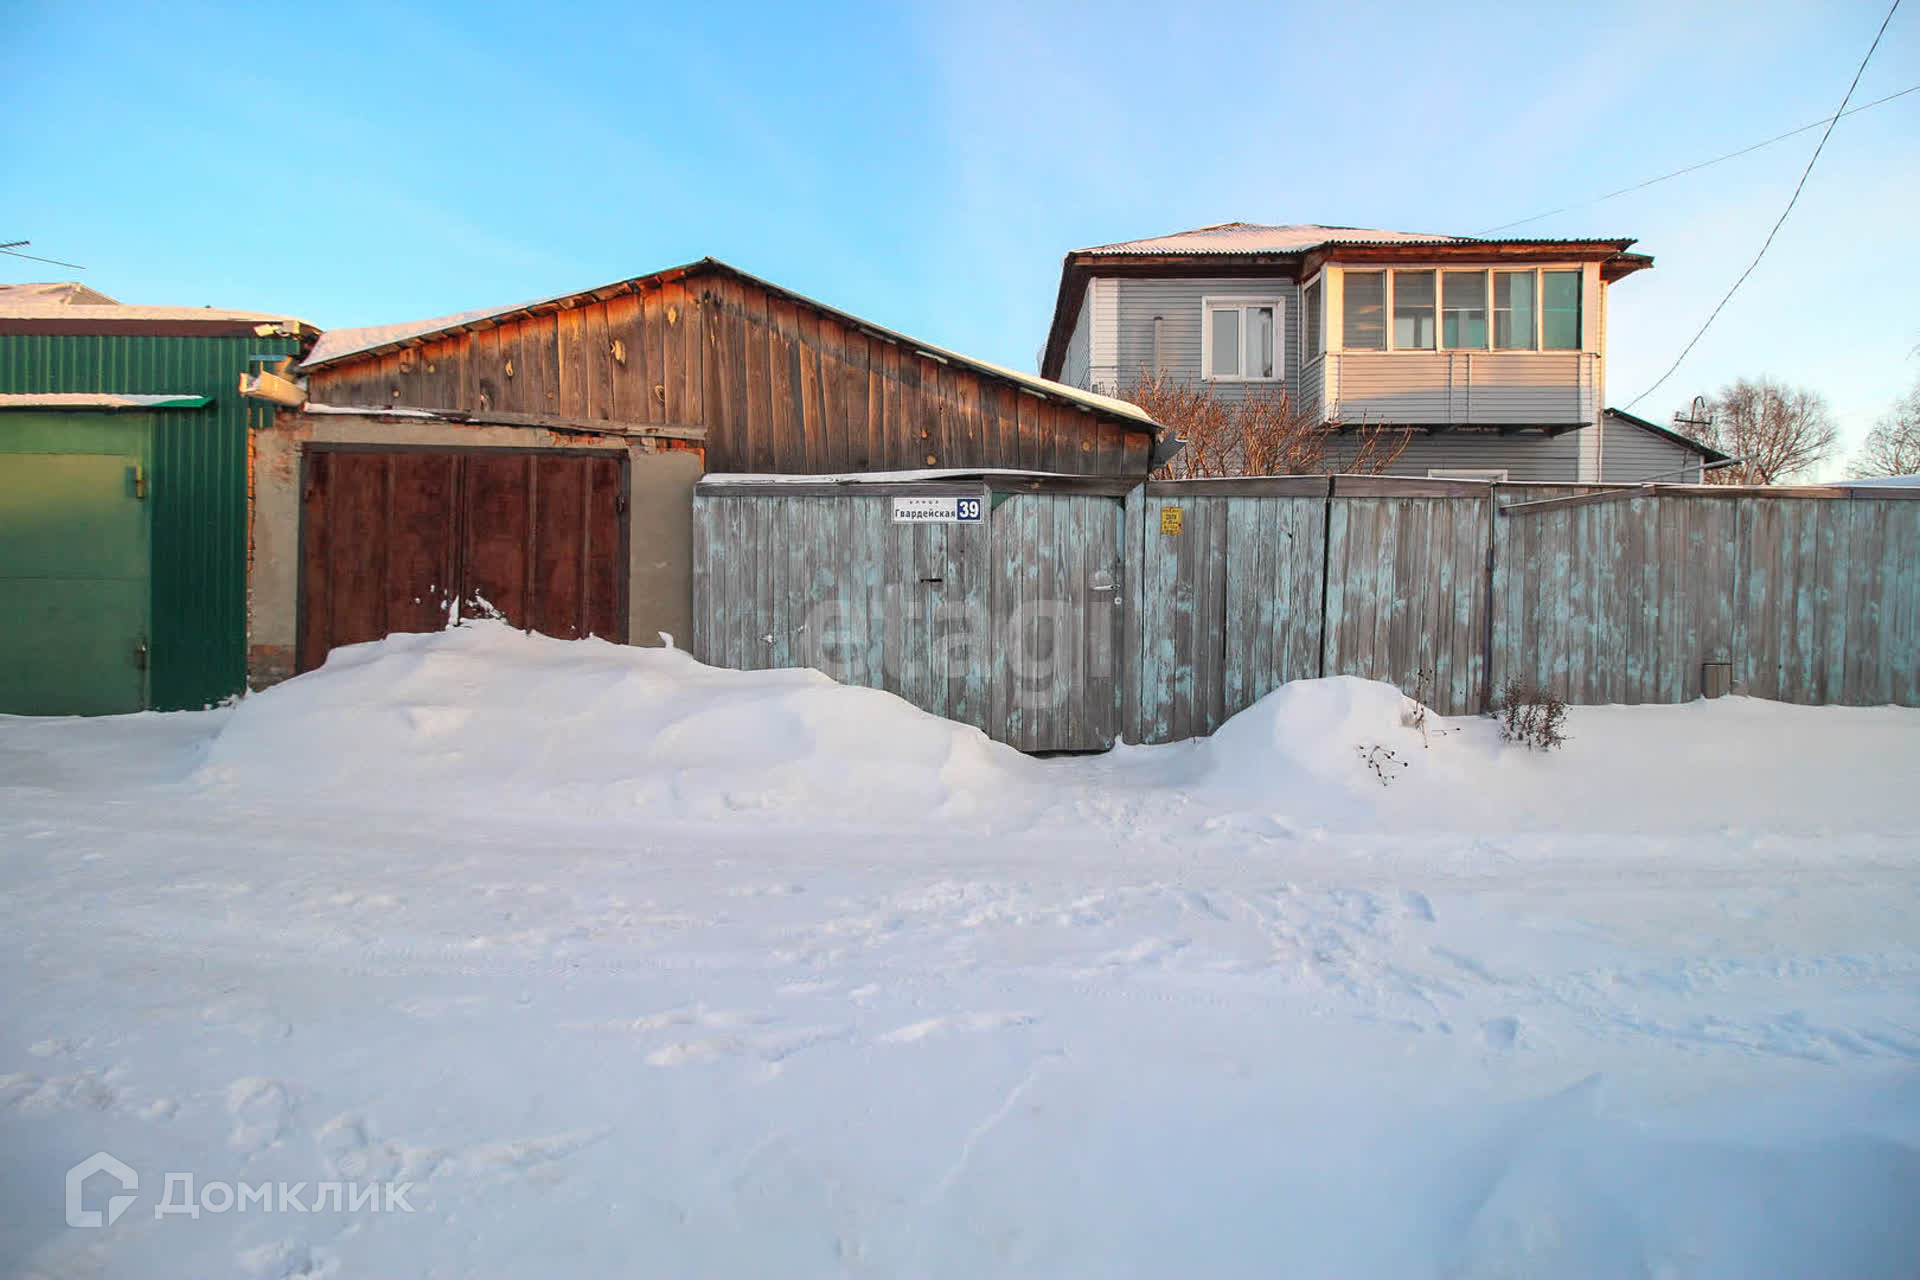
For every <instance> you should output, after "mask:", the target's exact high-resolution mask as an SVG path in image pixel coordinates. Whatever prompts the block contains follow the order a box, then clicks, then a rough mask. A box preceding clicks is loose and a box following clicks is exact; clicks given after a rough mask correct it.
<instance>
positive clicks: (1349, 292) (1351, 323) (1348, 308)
mask: <svg viewBox="0 0 1920 1280" xmlns="http://www.w3.org/2000/svg"><path fill="white" fill-rule="evenodd" d="M1343 280H1344V283H1345V292H1344V293H1343V295H1342V302H1343V311H1344V314H1345V322H1344V324H1343V328H1344V330H1345V333H1344V335H1343V336H1344V337H1345V339H1346V348H1347V350H1349V351H1385V350H1386V349H1387V273H1386V272H1384V271H1349V272H1347V273H1346V275H1345V276H1344V277H1343Z"/></svg>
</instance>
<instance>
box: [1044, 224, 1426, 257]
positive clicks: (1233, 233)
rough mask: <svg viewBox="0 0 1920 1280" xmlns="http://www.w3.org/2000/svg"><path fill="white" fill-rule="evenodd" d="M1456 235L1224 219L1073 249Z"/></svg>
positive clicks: (1277, 246) (1265, 249)
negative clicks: (1174, 230) (1215, 223)
mask: <svg viewBox="0 0 1920 1280" xmlns="http://www.w3.org/2000/svg"><path fill="white" fill-rule="evenodd" d="M1461 238H1462V237H1459V236H1445V235H1430V234H1426V233H1423V232H1418V231H1379V230H1374V229H1372V228H1368V227H1328V226H1321V225H1320V224H1318V223H1312V222H1307V223H1294V224H1290V225H1287V226H1278V227H1274V226H1262V225H1260V224H1258V223H1252V222H1222V223H1219V224H1217V225H1215V226H1211V227H1195V228H1194V229H1193V230H1191V231H1176V232H1174V233H1173V234H1171V235H1164V236H1149V237H1148V238H1146V239H1144V240H1122V241H1120V242H1118V243H1117V244H1100V245H1094V246H1092V247H1091V248H1087V249H1075V250H1074V252H1075V253H1097V254H1115V253H1178V254H1204V253H1305V252H1306V251H1307V250H1309V249H1314V248H1318V247H1319V246H1321V245H1324V244H1432V243H1435V242H1437V241H1446V240H1458V239H1461Z"/></svg>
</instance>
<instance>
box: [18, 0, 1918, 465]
mask: <svg viewBox="0 0 1920 1280" xmlns="http://www.w3.org/2000/svg"><path fill="white" fill-rule="evenodd" d="M1885 11H1886V8H1885V3H1884V2H1883V0H1871V2H1870V3H1852V2H1850V0H1849V2H1844V3H1828V4H1821V5H1811V4H1786V5H1763V4H1725V5H1698V6H1690V5H1685V4H1680V3H1673V2H1672V0H1668V2H1666V3H1644V4H1643V3H1614V4H1608V5H1603V6H1602V5H1595V6H1585V5H1575V4H1555V5H1545V4H1541V5H1534V6H1527V7H1525V8H1520V7H1515V6H1505V5H1491V4H1489V5H1480V6H1444V5H1440V6H1436V5H1406V6H1399V5H1385V6H1368V5H1359V4H1347V5H1340V6H1334V5H1316V6H1293V5H1249V4H1210V3H1201V4H1187V5H1181V6H1171V5H1153V6H1146V5H1139V6H1136V5H1129V4H1108V5H1101V6H1072V7H1068V6H1048V5H1043V4H1028V3H1001V2H1000V0H987V2H985V3H975V4H966V5H944V6H942V5H935V6H927V7H922V8H913V7H905V8H903V7H899V6H873V7H866V6H860V5H847V4H832V3H827V4H821V5H818V6H787V5H769V6H767V7H765V8H764V9H757V8H754V7H744V8H743V7H740V6H728V7H724V8H722V7H714V8H708V7H705V6H697V5H684V4H682V5H674V6H671V7H650V6H643V5H631V6H609V7H607V8H605V9H589V8H580V7H571V6H565V5H555V6H550V7H547V8H545V9H544V10H543V9H540V8H536V7H531V6H526V5H495V4H490V3H474V4H463V5H458V6H454V5H448V6H444V7H412V6H407V5H403V4H382V5H369V4H358V3H344V4H331V5H325V6H312V7H300V8H294V9H276V8H274V7H271V6H268V7H261V6H257V5H255V6H246V7H240V6H230V7H223V6H208V5H192V4H164V5H163V4H154V5H130V4H112V3H109V4H93V5H89V4H78V3H73V4H69V3H60V4H47V3H40V2H39V0H11V3H9V5H8V6H7V14H8V26H9V31H8V35H7V37H6V39H5V41H4V43H0V107H4V109H5V118H6V120H7V121H8V122H9V123H8V127H7V128H6V129H5V130H4V131H0V240H8V239H16V238H23V237H26V238H31V239H32V241H33V245H32V248H31V250H30V251H31V252H37V253H42V254H45V255H47V256H50V257H55V258H65V259H68V260H71V261H74V262H79V263H83V264H85V265H86V266H87V267H88V270H86V271H85V272H80V273H73V272H67V271H62V270H61V269H59V268H55V267H43V266H41V265H39V264H36V263H30V262H23V261H19V260H16V259H7V258H0V280H26V279H53V278H64V277H69V276H77V278H79V279H82V280H84V281H86V282H87V283H88V284H90V285H92V286H93V287H95V288H98V289H101V290H103V291H104V292H106V293H109V294H112V295H114V296H115V297H118V298H120V299H122V300H124V301H130V302H151V303H187V304H196V305H197V304H203V303H204V304H212V305H218V306H233V307H245V308H252V309H259V310H270V311H281V312H290V313H293V314H297V315H300V316H302V317H304V318H306V319H309V320H311V321H313V322H314V323H316V324H319V325H321V326H323V327H329V326H344V325H357V324H373V323H385V322H391V321H398V320H406V319H412V318H416V317H421V316H427V315H438V314H442V313H446V312H452V311H458V310H463V309H467V308H471V307H481V306H489V305H495V304H506V303H509V302H515V301H519V300H522V299H525V298H531V297H537V296H542V295H546V294H552V293H558V292H564V291H567V290H570V289H575V288H584V287H588V286H591V285H594V284H599V283H603V282H605V281H608V280H613V279H618V278H621V277H625V276H630V275H637V274H641V273H643V272H646V271H649V270H653V269H655V268H658V267H662V266H667V265H672V264H675V263H679V262H683V261H687V260H690V259H693V258H697V257H700V256H702V255H706V254H712V255H714V256H716V257H720V258H724V259H726V260H728V261H730V262H733V263H734V264H736V265H738V266H740V267H743V268H745V269H747V270H749V271H753V272H755V273H758V274H761V275H765V276H767V277H769V278H771V279H774V280H777V281H779V282H780V283H782V284H785V285H787V286H789V287H791V288H795V289H798V290H800V291H802V292H804V293H808V294H811V295H813V296H815V297H818V298H820V299H821V300H822V301H826V302H830V303H833V304H835V305H838V306H841V307H844V308H846V309H848V310H850V311H853V312H856V313H858V314H861V315H864V316H867V317H868V318H870V319H873V320H875V321H877V322H879V323H882V324H885V325H888V326H891V327H894V328H897V329H902V330H905V331H906V332H909V333H912V334H915V335H916V336H919V337H922V338H925V339H927V340H929V341H933V342H938V343H941V344H943V345H947V346H951V347H956V348H959V349H961V350H964V351H968V352H971V353H973V354H976V355H979V356H982V357H985V358H987V359H991V360H996V361H1000V362H1003V363H1008V364H1014V365H1018V366H1021V367H1032V366H1033V363H1034V357H1035V353H1036V351H1037V349H1038V347H1039V345H1040V343H1041V340H1042V338H1043V336H1044V334H1045V331H1046V326H1047V321H1048V318H1049V316H1050V314H1051V308H1052V304H1053V297H1054V291H1055V288H1056V286H1057V284H1058V280H1059V266H1060V258H1061V255H1062V254H1063V253H1065V252H1066V251H1067V250H1068V249H1070V248H1073V247H1076V246H1080V245H1088V244H1098V243H1102V242H1106V241H1111V240H1118V239H1127V238H1132V237H1137V236H1145V235H1154V234H1159V233H1163V232H1167V231H1172V230H1177V229H1182V228H1186V227H1191V226H1198V225H1203V224H1207V223H1215V222H1224V221H1232V220H1245V221H1250V222H1327V223H1345V224H1353V225H1360V226H1379V227H1390V228H1397V229H1405V230H1420V231H1439V232H1451V233H1461V234H1473V233H1477V232H1483V231H1486V230H1488V229H1489V228H1491V227H1493V226H1495V225H1497V224H1500V223H1504V222H1510V221H1512V220H1514V219H1516V218H1522V217H1526V216H1527V215H1529V214H1533V213H1537V212H1540V211H1543V210H1547V209H1553V208H1556V207H1558V206H1562V205H1567V204H1571V203H1574V202H1576V201H1579V200H1582V199H1585V198H1587V197H1590V196H1593V195H1597V194H1600V193H1602V192H1606V191H1609V190H1613V189H1615V188H1618V187H1621V186H1624V185H1626V184H1628V183H1630V182H1633V181H1636V180H1638V179H1641V178H1645V177H1650V176H1653V175H1655V174H1659V173H1663V172H1665V171H1667V170H1670V169H1675V168H1679V167H1681V166H1683V165H1687V164H1690V163H1693V162H1695V161H1698V160H1702V159H1705V158H1708V157H1710V156H1714V155H1718V154H1721V153H1723V152H1726V151H1730V150H1733V149H1735V148H1738V147H1740V146H1743V145H1746V144H1748V143H1751V142H1755V141H1758V140H1760V139H1762V138H1766V137H1770V136H1772V135H1773V134H1776V133H1780V132H1783V131H1785V130H1787V129H1791V128H1794V127H1795V126H1798V125H1802V124H1806V123H1809V122H1811V121H1814V120H1818V119H1821V118H1822V117H1824V116H1826V115H1830V114H1831V113H1832V111H1833V109H1834V107H1835V106H1836V105H1837V104H1838V102H1839V99H1840V95H1841V94H1842V93H1843V92H1844V91H1845V89H1846V85H1847V81H1848V79H1849V78H1850V77H1851V76H1852V74H1853V72H1854V69H1855V67H1856V66H1857V64H1858V62H1859V59H1860V57H1861V55H1862V54H1863V53H1864V52H1865V51H1866V47H1867V44H1868V43H1869V41H1870V40H1871V39H1872V37H1873V33H1874V30H1875V29H1876V28H1877V27H1878V25H1879V22H1880V19H1881V18H1882V17H1883V16H1884V14H1885ZM1913 84H1920V6H1914V5H1909V6H1906V7H1903V8H1902V10H1901V11H1900V12H1899V13H1898V14H1897V15H1896V16H1895V18H1894V20H1893V25H1892V26H1891V27H1890V28H1889V30H1888V32H1887V36H1886V39H1885V40H1884V41H1883V42H1882V44H1881V47H1880V50H1879V52H1878V54H1877V55H1876V56H1875V59H1874V62H1873V65H1872V66H1871V67H1869V68H1868V71H1867V74H1866V76H1865V78H1864V79H1863V80H1862V82H1861V85H1860V88H1859V90H1858V94H1857V97H1856V101H1861V102H1864V101H1870V100H1872V99H1874V98H1877V97H1881V96H1884V95H1885V94H1888V93H1891V92H1894V91H1896V90H1899V89H1904V88H1906V87H1908V86H1909V85H1913ZM1818 136H1819V135H1818V133H1817V131H1816V132H1814V133H1807V134H1802V135H1800V136H1799V137H1797V138H1795V139H1792V140H1790V141H1788V142H1785V143H1781V144H1779V145H1777V146H1774V147H1770V148H1767V149H1765V150H1762V151H1759V152H1756V153H1754V154H1752V155H1749V156H1746V157H1743V158H1741V159H1738V160H1734V161H1731V162H1729V163H1726V164H1723V165H1718V166H1715V167H1713V168H1711V169H1708V170H1706V171H1704V172H1702V173H1699V174H1695V175H1690V176H1688V177H1685V178H1681V179H1678V180H1675V181H1673V182H1668V183H1663V184H1661V185H1659V186H1656V187H1653V188H1651V189H1649V190H1647V191H1645V192H1641V193H1637V194H1635V195H1632V196H1628V197H1624V198H1621V199H1617V200H1613V201H1609V202H1607V203H1604V204H1600V205H1596V206H1592V207H1588V208H1583V209H1576V210H1573V211H1570V212H1568V213H1564V214H1559V215H1556V216H1554V217H1551V218H1548V219H1544V220H1542V221H1539V222H1535V223H1531V224H1529V225H1528V226H1527V227H1525V228H1524V229H1522V230H1520V231H1516V232H1515V234H1520V233H1523V232H1524V233H1532V234H1539V235H1604V236H1615V235H1630V236H1636V237H1638V238H1639V239H1640V241H1641V244H1640V248H1642V249H1643V250H1644V251H1646V252H1649V253H1652V254H1654V255H1655V257H1656V259H1657V261H1658V265H1657V267H1656V269H1655V270H1654V271H1652V272H1646V273H1642V274H1640V275H1637V276H1634V277H1632V278H1631V279H1629V280H1627V281H1626V282H1624V283H1623V284H1622V285H1621V286H1620V287H1619V288H1618V289H1616V290H1614V291H1613V294H1612V303H1611V316H1610V339H1611V361H1610V374H1609V381H1610V387H1609V391H1610V398H1611V399H1612V401H1613V402H1614V403H1615V404H1619V405H1624V404H1625V403H1626V402H1627V401H1628V400H1630V399H1632V398H1633V397H1634V396H1635V395H1637V394H1638V393H1639V392H1640V391H1641V390H1643V389H1644V388H1645V387H1646V386H1647V384H1649V383H1650V382H1651V381H1652V380H1653V379H1654V378H1655V377H1657V376H1658V375H1659V373H1660V372H1661V371H1662V370H1663V369H1664V368H1665V367H1666V365H1667V364H1668V363H1669V362H1670V361H1671V360H1672V358H1673V356H1674V355H1675V354H1677V353H1678V351H1679V349H1680V347H1681V346H1682V345H1683V344H1684V343H1685V341H1686V339H1687V338H1688V337H1689V336H1690V335H1691V333H1692V331H1693V330H1694V328H1695V327H1697V326H1698V324H1699V322H1700V321H1701V320H1702V319H1704V318H1705V316H1706V314H1707V312H1708V311H1709V310H1711V308H1712V306H1713V304H1714V302H1715V301H1717V299H1718V298H1719V296H1720V294H1721V293H1722V292H1723V291H1724V290H1725V288H1726V287H1727V285H1728V284H1730V283H1731V282H1732V280H1733V278H1734V277H1735V276H1736V275H1738V274H1739V272H1740V270H1741V268H1742V267H1744V266H1745V264H1746V261H1747V259H1748V258H1750V257H1751V255H1752V253H1753V251H1754V250H1755V249H1756V248H1757V247H1758V246H1759V244H1760V241H1761V240H1762V239H1763V238H1764V236H1765V234H1766V231H1767V228H1768V227H1769V226H1770V225H1771V223H1772V221H1773V219H1774V218H1775V217H1776V216H1778V213H1779V210H1780V208H1781V207H1782V205H1783V204H1784V202H1785V200H1786V198H1787V196H1788V194H1789V193H1790V192H1791V190H1792V188H1793V184H1794V182H1795V181H1796V180H1797V179H1798V177H1799V173H1800V170H1801V167H1802V166H1803V165H1804V164H1805V162H1806V159H1807V157H1808V155H1809V154H1810V153H1811V151H1812V148H1813V145H1814V143H1815V141H1816V140H1817V138H1818ZM1917 244H1920V93H1916V94H1913V95H1910V96H1908V97H1906V98H1902V99H1899V100H1897V101H1895V102H1891V103H1888V104H1887V105H1885V106H1882V107H1878V108H1875V109H1874V110H1872V111H1868V112H1865V113H1863V114H1861V115H1859V116H1855V117H1852V118H1850V119H1848V120H1844V121H1842V122H1841V123H1840V125H1839V126H1838V128H1837V129H1836V130H1835V132H1834V134H1833V138H1832V140H1831V141H1830V142H1829V143H1828V145H1827V149H1826V152H1825V154H1824V155H1823V156H1822V157H1821V160H1820V164H1819V167H1818V168H1817V169H1816V170H1815V172H1814V175H1813V179H1812V181H1811V183H1810V184H1809V186H1808V189H1807V191H1806V194H1805V195H1803V196H1802V198H1801V201H1800V204H1799V207H1798V208H1797V209H1796V211H1795V213H1794V216H1793V218H1792V219H1791V220H1790V221H1789V222H1788V224H1787V226H1786V228H1785V229H1784V230H1783V231H1782V232H1781V234H1780V237H1779V238H1778V239H1777V240H1776V241H1775V243H1774V246H1773V248H1772V250H1771V251H1770V253H1769V256H1768V258H1767V260H1766V261H1765V262H1764V263H1763V264H1762V265H1761V267H1760V269H1759V270H1758V271H1757V272H1755V273H1754V275H1753V277H1752V279H1750V280H1749V281H1748V283H1747V285H1746V286H1745V288H1744V289H1743V291H1742V293H1741V295H1740V296H1739V297H1738V298H1736V299H1735V300H1734V302H1733V304H1732V305H1731V306H1730V307H1729V308H1728V310H1727V312H1726V313H1725V314H1724V315H1723V316H1722V317H1721V319H1720V320H1719V322H1718V323H1717V324H1716V326H1715V327H1714V329H1713V331H1712V332H1711V333H1710V334H1709V335H1708V336H1707V338H1706V339H1705V341H1703V342H1702V343H1701V344H1700V346H1699V347H1698V348H1697V349H1696V350H1695V352H1694V354H1693V355H1692V356H1691V357H1690V358H1689V360H1688V361H1687V363H1686V364H1685V365H1684V366H1683V367H1682V368H1681V370H1680V372H1679V373H1678V374H1676V375H1675V377H1674V378H1673V379H1672V380H1671V381H1670V382H1668V383H1667V384H1666V385H1665V386H1664V387H1662V388H1661V389H1660V391H1658V392H1656V393H1655V394H1654V395H1653V396H1651V397H1649V398H1648V399H1647V400H1646V401H1645V402H1643V403H1642V404H1641V405H1640V406H1639V411H1640V412H1642V413H1644V414H1646V415H1647V416H1649V417H1653V418H1656V419H1659V420H1665V418H1666V417H1667V416H1668V415H1669V414H1670V413H1671V412H1672V411H1673V410H1674V409H1675V408H1678V407H1681V406H1682V405H1684V404H1685V403H1686V401H1687V400H1688V399H1689V398H1690V397H1691V396H1692V395H1693V394H1694V393H1695V392H1697V391H1708V390H1711V389H1713V388H1714V387H1716V386H1718V385H1720V384H1721V383H1723V382H1725V381H1727V380H1728V379H1730V378H1733V377H1735V376H1739V375H1743V374H1748V375H1751V374H1762V373H1766V374H1772V375H1774V376H1777V377H1781V378H1784V379H1787V380H1789V381H1791V382H1795V383H1800V384H1803V385H1807V386H1810V387H1813V388H1815V389H1817V390H1819V391H1821V392H1822V393H1823V394H1825V395H1826V396H1827V397H1828V398H1829V399H1830V400H1831V401H1832V403H1833V405H1834V407H1835V409H1836V410H1837V412H1838V415H1839V417H1840V420H1841V422H1842V425H1843V428H1844V430H1845V433H1846V435H1845V439H1846V443H1847V445H1848V447H1849V448H1851V446H1852V444H1853V443H1854V442H1856V441H1857V439H1858V438H1859V436H1860V435H1861V434H1862V433H1864V431H1865V430H1866V429H1867V428H1868V427H1869V426H1870V425H1871V424H1872V422H1873V420H1874V419H1875V418H1876V417H1877V416H1878V415H1879V414H1880V413H1881V412H1883V411H1884V410H1885V408H1886V407H1887V405H1888V404H1889V403H1890V402H1891V401H1892V400H1893V398H1894V397H1895V395H1897V394H1898V393H1899V392H1900V391H1901V390H1902V389H1903V388H1905V387H1906V386H1908V385H1910V384H1911V383H1912V381H1913V380H1914V379H1915V378H1916V376H1920V356H1916V355H1915V354H1914V352H1915V348H1916V346H1917V345H1920V303H1916V299H1920V250H1917V249H1916V245H1917Z"/></svg>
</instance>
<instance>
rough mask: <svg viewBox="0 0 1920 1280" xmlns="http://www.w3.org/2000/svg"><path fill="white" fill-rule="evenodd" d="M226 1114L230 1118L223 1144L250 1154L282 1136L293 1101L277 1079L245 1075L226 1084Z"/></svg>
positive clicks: (290, 1115) (264, 1147) (269, 1145)
mask: <svg viewBox="0 0 1920 1280" xmlns="http://www.w3.org/2000/svg"><path fill="white" fill-rule="evenodd" d="M227 1114H228V1115H229V1116H232V1117H233V1132H232V1133H231V1134H229V1135H228V1136H227V1145H228V1146H230V1147H232V1148H233V1149H234V1150H235V1151H245V1152H249V1153H251V1152H255V1151H262V1150H265V1149H266V1148H267V1147H271V1146H274V1145H276V1144H277V1143H278V1142H279V1141H280V1139H281V1138H283V1137H285V1136H286V1132H287V1122H288V1121H289V1120H290V1119H291V1118H292V1115H293V1103H292V1101H291V1100H290V1099H289V1098H288V1097H287V1091H286V1089H285V1088H284V1087H283V1086H282V1085H281V1084H280V1082H279V1081H278V1080H269V1079H267V1078H266V1077H265V1076H245V1077H243V1078H241V1079H239V1080H235V1081H234V1082H233V1083H232V1084H230V1085H228V1086H227Z"/></svg>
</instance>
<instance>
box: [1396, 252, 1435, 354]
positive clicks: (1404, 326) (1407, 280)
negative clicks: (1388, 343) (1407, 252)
mask: <svg viewBox="0 0 1920 1280" xmlns="http://www.w3.org/2000/svg"><path fill="white" fill-rule="evenodd" d="M1433 339H1434V332H1433V272H1431V271H1396V272H1394V273H1393V345H1394V346H1395V347H1396V348H1397V349H1399V350H1401V351H1431V350H1433Z"/></svg>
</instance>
